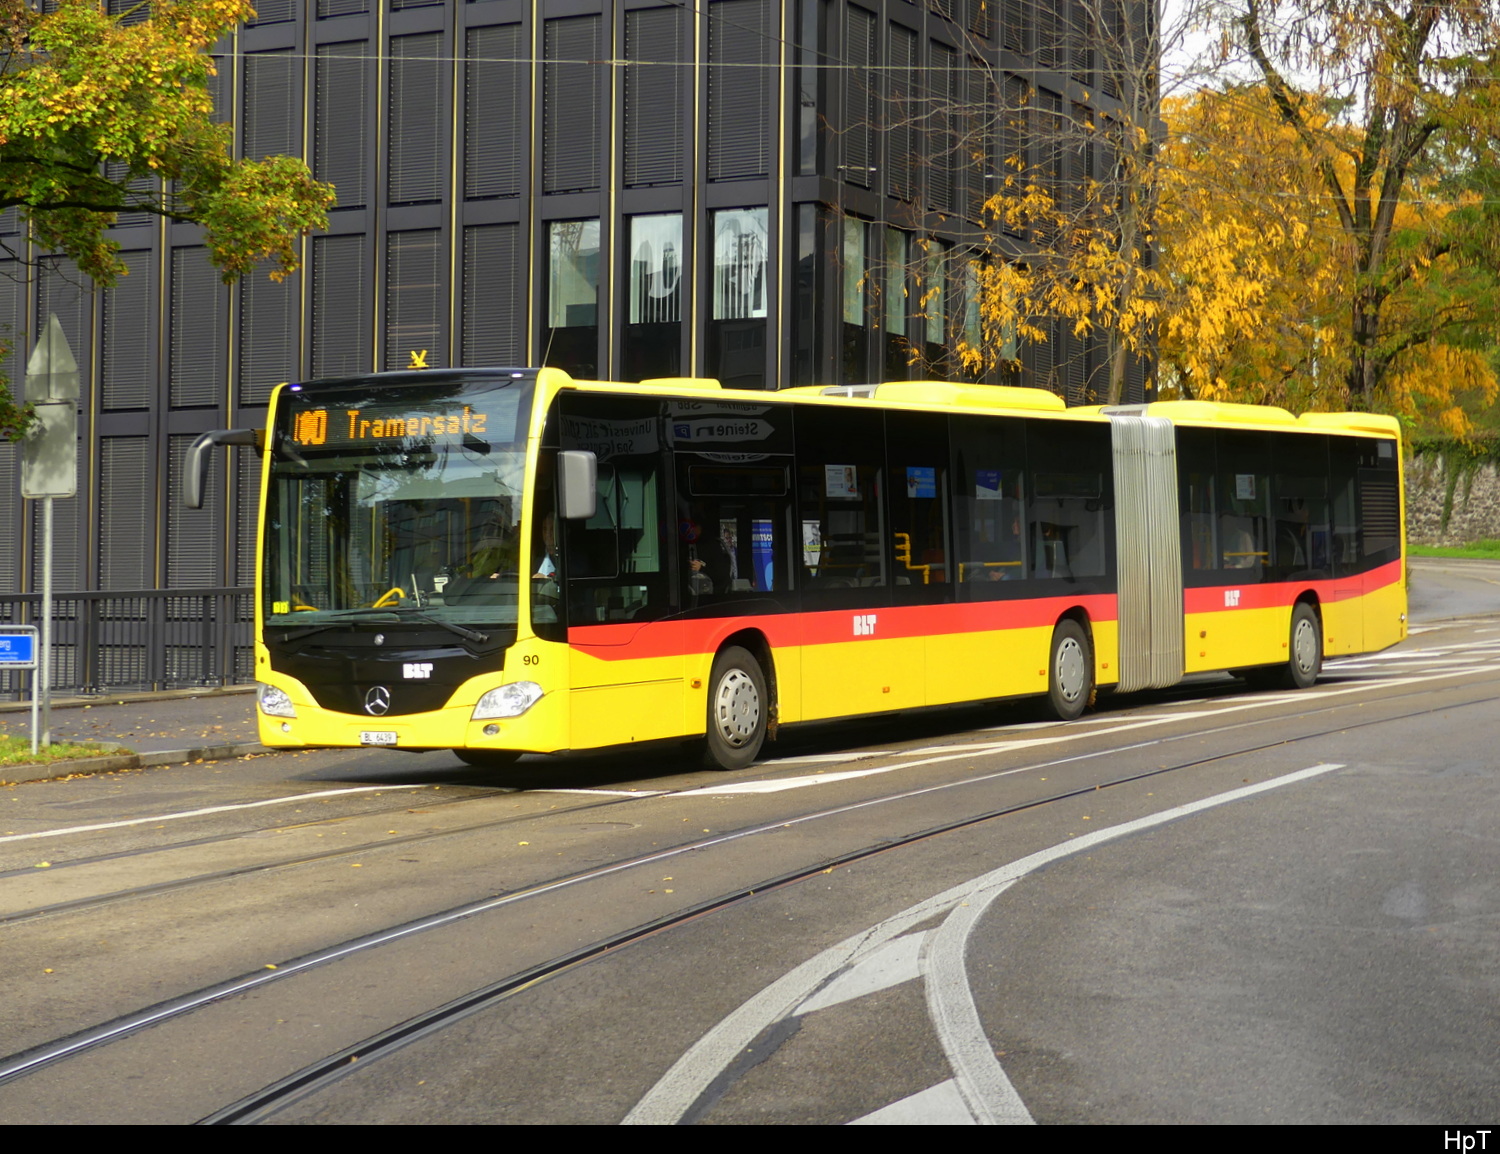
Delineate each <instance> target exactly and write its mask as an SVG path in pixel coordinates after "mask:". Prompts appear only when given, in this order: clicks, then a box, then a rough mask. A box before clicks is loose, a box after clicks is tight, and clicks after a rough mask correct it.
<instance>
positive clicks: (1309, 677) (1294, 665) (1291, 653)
mask: <svg viewBox="0 0 1500 1154" xmlns="http://www.w3.org/2000/svg"><path fill="white" fill-rule="evenodd" d="M1322 671H1323V625H1322V622H1320V621H1319V620H1318V614H1317V611H1316V610H1314V609H1313V607H1312V606H1311V605H1309V604H1308V603H1307V602H1306V601H1299V602H1297V604H1296V606H1295V607H1294V608H1293V609H1292V628H1291V634H1290V637H1289V638H1288V640H1287V662H1286V669H1285V671H1284V672H1283V674H1282V679H1283V682H1284V684H1285V685H1286V687H1287V688H1288V689H1308V688H1310V687H1311V686H1312V685H1313V684H1314V683H1315V682H1316V681H1317V680H1318V674H1319V673H1321V672H1322Z"/></svg>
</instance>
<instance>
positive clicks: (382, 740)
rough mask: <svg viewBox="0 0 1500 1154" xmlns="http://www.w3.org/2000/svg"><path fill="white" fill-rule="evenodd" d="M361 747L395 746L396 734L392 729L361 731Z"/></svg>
mask: <svg viewBox="0 0 1500 1154" xmlns="http://www.w3.org/2000/svg"><path fill="white" fill-rule="evenodd" d="M359 743H360V744H361V745H395V744H396V734H395V731H394V730H390V729H364V730H361V731H360V734H359Z"/></svg>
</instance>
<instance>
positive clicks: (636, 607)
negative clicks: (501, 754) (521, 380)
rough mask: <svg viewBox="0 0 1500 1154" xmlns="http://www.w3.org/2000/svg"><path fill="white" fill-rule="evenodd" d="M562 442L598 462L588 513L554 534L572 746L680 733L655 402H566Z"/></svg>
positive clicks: (679, 680) (677, 635) (675, 629)
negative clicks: (558, 547) (593, 504)
mask: <svg viewBox="0 0 1500 1154" xmlns="http://www.w3.org/2000/svg"><path fill="white" fill-rule="evenodd" d="M569 401H571V402H572V403H571V404H569V403H568V402H569ZM585 406H586V409H585ZM562 447H563V448H565V449H574V448H577V449H587V450H589V451H592V452H593V453H595V455H596V456H597V458H598V462H599V474H598V505H597V508H596V510H595V513H594V516H592V517H590V518H588V519H587V520H581V521H568V522H566V523H565V529H564V534H563V541H562V567H563V571H564V575H565V578H564V581H563V583H562V585H563V592H562V596H563V597H565V598H566V610H565V611H566V615H567V626H568V648H569V675H570V684H571V691H570V692H571V697H572V735H573V736H572V748H574V749H589V748H597V747H599V746H606V745H620V744H628V743H631V742H639V741H652V740H657V739H660V738H670V737H680V736H682V732H683V730H682V725H681V720H680V719H681V717H682V695H683V627H682V623H681V621H680V620H679V619H677V618H676V616H675V615H674V614H673V613H672V607H671V598H670V588H669V581H668V572H667V550H666V548H665V545H666V533H667V527H668V524H669V518H668V513H669V512H670V510H669V507H668V503H667V500H666V477H665V474H664V466H663V461H664V454H663V449H664V445H663V439H662V435H661V418H660V405H658V404H657V403H655V402H652V401H643V400H641V399H638V398H623V397H622V398H612V397H611V398H605V397H597V396H586V395H584V396H579V397H577V398H568V399H565V401H564V405H563V420H562Z"/></svg>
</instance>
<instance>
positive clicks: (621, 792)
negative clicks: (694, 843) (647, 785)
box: [526, 789, 672, 797]
mask: <svg viewBox="0 0 1500 1154" xmlns="http://www.w3.org/2000/svg"><path fill="white" fill-rule="evenodd" d="M526 792H527V793H577V794H582V795H583V796H584V797H594V796H597V795H599V794H603V795H604V796H605V797H661V796H662V794H664V793H671V792H672V791H671V790H669V789H528V790H527V791H526Z"/></svg>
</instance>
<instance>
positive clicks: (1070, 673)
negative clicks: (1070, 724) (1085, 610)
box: [1047, 618, 1094, 721]
mask: <svg viewBox="0 0 1500 1154" xmlns="http://www.w3.org/2000/svg"><path fill="white" fill-rule="evenodd" d="M1047 673H1048V675H1047V704H1048V706H1049V707H1050V708H1051V710H1052V713H1053V715H1054V716H1056V717H1057V718H1058V720H1060V721H1072V720H1073V719H1074V718H1075V717H1079V716H1081V715H1082V714H1083V711H1084V710H1085V709H1087V708H1088V707H1089V702H1090V701H1091V700H1093V696H1094V652H1093V647H1092V646H1090V645H1089V638H1088V634H1087V633H1085V632H1084V631H1083V626H1081V625H1079V624H1078V622H1076V621H1074V620H1073V619H1072V618H1068V619H1067V620H1065V621H1060V622H1058V625H1057V628H1056V629H1054V630H1053V631H1052V657H1051V660H1049V661H1048V663H1047Z"/></svg>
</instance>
